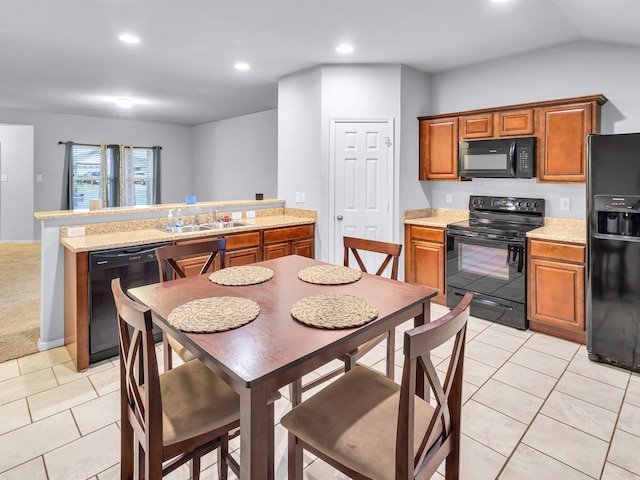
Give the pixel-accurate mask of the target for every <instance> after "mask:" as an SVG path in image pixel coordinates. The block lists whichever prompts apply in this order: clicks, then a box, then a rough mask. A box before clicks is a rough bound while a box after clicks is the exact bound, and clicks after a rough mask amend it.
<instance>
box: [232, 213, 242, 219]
mask: <svg viewBox="0 0 640 480" xmlns="http://www.w3.org/2000/svg"><path fill="white" fill-rule="evenodd" d="M231 220H242V212H233V213H232V214H231Z"/></svg>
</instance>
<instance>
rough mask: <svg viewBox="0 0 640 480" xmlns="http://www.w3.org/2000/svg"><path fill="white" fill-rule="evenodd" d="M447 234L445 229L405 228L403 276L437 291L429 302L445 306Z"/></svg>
mask: <svg viewBox="0 0 640 480" xmlns="http://www.w3.org/2000/svg"><path fill="white" fill-rule="evenodd" d="M446 242H447V238H446V233H445V229H444V228H436V227H421V226H417V225H405V245H406V249H405V253H404V276H405V282H407V283H418V284H420V285H425V286H427V287H432V288H435V289H437V290H438V295H437V296H436V297H435V298H433V299H432V301H434V302H436V303H440V304H442V305H446V303H447V297H446V270H445V265H446Z"/></svg>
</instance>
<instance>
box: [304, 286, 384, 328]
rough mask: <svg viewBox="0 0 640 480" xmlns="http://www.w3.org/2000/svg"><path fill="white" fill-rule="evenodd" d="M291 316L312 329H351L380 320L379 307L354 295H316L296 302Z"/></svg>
mask: <svg viewBox="0 0 640 480" xmlns="http://www.w3.org/2000/svg"><path fill="white" fill-rule="evenodd" d="M291 316H292V317H293V318H295V319H296V320H298V321H299V322H301V323H304V324H305V325H310V326H312V327H318V328H330V329H337V328H351V327H359V326H361V325H364V324H365V323H368V322H370V321H372V320H375V319H376V318H378V307H376V306H375V305H374V304H372V303H371V302H370V301H369V300H365V299H364V298H360V297H354V296H352V295H342V294H334V295H314V296H312V297H307V298H303V299H302V300H299V301H298V302H296V304H295V305H294V306H293V308H292V309H291Z"/></svg>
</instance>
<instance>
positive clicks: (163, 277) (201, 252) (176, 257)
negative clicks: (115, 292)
mask: <svg viewBox="0 0 640 480" xmlns="http://www.w3.org/2000/svg"><path fill="white" fill-rule="evenodd" d="M226 248H227V240H226V239H225V238H220V239H217V240H210V241H205V242H196V243H186V244H180V245H167V246H165V247H158V248H156V257H157V258H158V269H159V271H160V281H161V282H166V281H167V280H172V279H174V278H185V277H187V276H188V274H189V272H187V271H186V269H185V264H183V263H181V260H185V259H187V258H189V257H196V256H198V257H202V261H203V262H204V263H203V265H202V268H201V269H200V273H199V275H202V274H203V273H206V272H207V271H208V270H209V269H210V268H211V265H212V264H213V262H214V260H215V258H216V256H217V257H218V258H219V259H220V262H219V267H220V268H221V269H222V268H224V253H225V250H226ZM162 346H163V352H164V369H165V371H167V370H171V368H172V367H173V353H172V352H174V351H175V352H176V354H177V355H178V356H179V357H180V358H181V359H182V360H183V361H185V362H188V361H189V360H193V359H194V358H195V357H194V356H193V354H192V353H191V352H189V350H187V349H186V348H185V347H184V345H182V344H181V343H180V342H178V341H177V340H176V339H175V338H173V337H172V336H171V335H167V334H166V333H163V334H162Z"/></svg>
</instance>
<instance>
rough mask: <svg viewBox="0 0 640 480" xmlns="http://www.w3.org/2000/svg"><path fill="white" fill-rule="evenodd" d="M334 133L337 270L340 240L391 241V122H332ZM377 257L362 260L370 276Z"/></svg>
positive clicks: (340, 262)
mask: <svg viewBox="0 0 640 480" xmlns="http://www.w3.org/2000/svg"><path fill="white" fill-rule="evenodd" d="M332 131H333V137H332V142H331V143H332V145H331V147H332V154H333V162H332V165H333V172H334V175H333V178H334V182H333V185H334V194H333V199H334V208H333V212H334V214H333V222H332V224H333V227H334V230H333V231H334V234H333V238H334V245H333V263H335V264H337V265H341V264H342V262H343V256H344V248H343V243H342V237H343V236H344V235H347V236H351V237H359V238H366V239H369V240H380V241H385V242H391V241H393V208H392V202H393V146H392V142H391V138H392V137H393V120H392V119H381V120H375V121H365V120H363V121H359V120H349V121H340V120H332ZM375 257H377V255H374V254H369V255H365V257H363V260H364V261H365V264H366V266H367V270H368V271H369V272H371V271H372V269H373V272H371V273H375V271H376V270H377V267H378V266H379V264H380V262H381V260H380V259H378V258H375ZM350 264H351V265H355V266H356V268H357V264H356V263H355V262H354V260H353V259H351V262H350Z"/></svg>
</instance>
